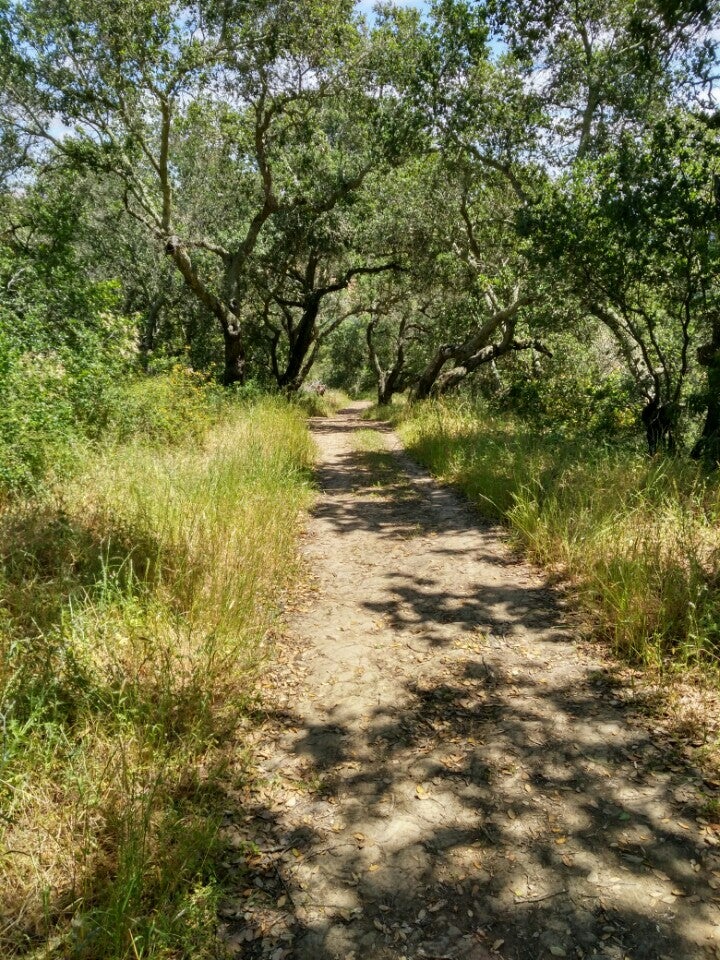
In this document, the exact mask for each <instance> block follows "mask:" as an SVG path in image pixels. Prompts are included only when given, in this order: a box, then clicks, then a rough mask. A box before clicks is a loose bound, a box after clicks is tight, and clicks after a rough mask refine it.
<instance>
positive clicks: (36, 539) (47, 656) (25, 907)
mask: <svg viewBox="0 0 720 960" xmlns="http://www.w3.org/2000/svg"><path fill="white" fill-rule="evenodd" d="M310 463H311V443H310V440H309V437H308V434H307V431H306V429H305V424H304V420H303V417H302V415H301V414H300V412H299V411H297V410H295V409H294V408H292V407H291V406H290V405H289V404H287V403H285V402H281V401H279V400H277V401H262V402H259V403H257V404H255V405H254V406H252V407H249V408H245V409H242V408H234V409H230V410H229V411H226V412H225V413H224V414H223V416H222V419H221V421H220V422H218V423H216V425H215V426H213V427H211V428H209V429H208V430H207V432H206V434H205V435H204V437H199V436H198V431H197V430H195V429H194V430H193V431H192V433H191V434H190V435H189V437H188V440H187V442H185V443H180V442H178V443H176V444H175V445H174V446H173V447H172V448H168V447H158V446H149V445H146V444H141V443H135V444H126V445H124V446H120V447H115V448H112V449H109V450H107V451H106V452H105V453H103V454H101V455H97V456H95V457H93V458H92V459H91V460H90V462H89V463H88V464H87V466H86V469H85V470H84V471H83V472H82V473H81V474H80V475H79V476H78V477H77V478H76V479H75V480H74V481H73V482H72V483H71V484H70V485H69V486H66V487H65V488H64V489H63V490H62V492H56V493H54V494H52V495H48V496H47V497H46V498H45V500H44V501H43V502H42V503H38V502H32V501H27V502H24V503H23V502H18V501H14V502H11V503H7V504H6V505H5V507H4V508H3V510H2V513H1V514H0V584H1V587H2V597H3V604H2V606H0V694H1V695H2V704H3V706H2V714H3V715H2V724H3V726H2V736H3V740H2V754H1V756H0V803H1V808H0V809H1V810H2V820H0V891H1V892H0V954H1V955H2V956H8V957H11V956H16V955H29V954H31V953H32V952H33V951H38V952H37V954H36V955H37V956H43V957H44V956H48V955H50V956H52V955H57V956H63V957H65V956H78V957H97V958H100V957H102V958H108V960H113V958H119V957H123V958H125V957H128V958H138V957H141V958H145V957H163V958H165V957H167V958H170V957H181V956H182V957H186V956H192V957H194V958H195V957H197V958H204V957H214V956H216V955H217V945H216V943H215V937H214V935H213V931H214V928H215V923H216V911H215V907H216V901H217V897H218V882H217V876H216V864H217V856H216V850H217V847H218V839H217V826H218V822H219V815H220V812H221V810H222V806H223V796H222V792H221V789H220V785H221V779H220V775H221V773H222V770H223V767H224V764H225V762H226V753H227V751H226V747H227V746H228V745H229V744H232V743H233V742H234V741H233V740H232V739H231V737H232V735H233V733H234V732H235V730H236V729H237V724H238V721H239V720H240V719H241V718H242V716H243V712H244V711H245V708H246V707H247V705H248V703H249V702H250V701H251V700H252V697H253V695H254V693H253V686H254V685H253V677H254V675H255V673H256V671H257V669H258V667H259V665H260V663H261V661H262V657H263V656H264V655H265V645H264V644H263V638H264V637H265V636H266V634H267V631H268V629H269V627H270V626H271V625H272V623H273V620H274V618H275V617H276V615H277V612H278V603H279V602H280V601H281V597H282V592H283V590H284V589H285V588H287V587H288V586H289V585H290V584H291V583H292V580H293V577H294V573H295V569H296V566H295V565H296V559H295V544H296V538H297V534H298V526H299V522H300V511H301V510H302V508H303V507H304V506H305V505H307V504H308V502H309V499H310V495H311V494H310V485H309V481H308V468H309V466H310ZM235 749H237V747H235ZM225 802H227V801H225ZM48 944H50V945H51V946H52V945H53V944H54V945H55V947H56V948H57V949H56V952H55V953H53V952H52V951H51V952H48V951H49V950H50V947H48Z"/></svg>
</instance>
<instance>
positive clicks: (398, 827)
mask: <svg viewBox="0 0 720 960" xmlns="http://www.w3.org/2000/svg"><path fill="white" fill-rule="evenodd" d="M360 410H361V405H358V404H354V405H353V406H351V407H350V408H348V410H346V411H343V413H342V414H339V415H338V416H336V417H335V418H332V419H328V420H317V421H315V422H314V423H313V433H314V436H315V438H316V441H317V444H318V448H319V468H318V481H319V485H320V488H321V491H322V493H321V496H320V498H319V501H318V503H317V507H316V509H315V511H314V513H313V516H312V518H311V519H310V522H309V527H308V533H307V541H306V545H305V552H306V556H307V559H308V561H309V563H310V564H311V566H312V570H313V571H314V574H315V577H316V592H315V593H314V594H313V596H312V598H311V600H310V601H309V602H308V603H307V606H306V609H304V610H302V611H299V612H297V613H295V614H294V615H292V616H291V617H290V620H289V629H290V632H291V634H292V636H293V637H294V640H293V641H292V642H291V643H290V646H289V647H288V651H289V652H288V653H287V654H286V658H285V660H284V661H283V660H282V659H281V660H280V661H279V663H278V665H277V666H276V668H275V671H274V681H273V687H272V690H271V691H269V692H268V695H267V703H266V705H265V710H266V713H265V715H264V722H263V723H262V725H261V727H260V729H259V730H257V731H256V732H255V733H254V735H253V739H254V740H255V742H256V745H257V751H258V753H257V756H258V757H259V759H258V761H257V762H258V764H259V770H258V771H257V772H258V776H259V782H258V783H256V785H255V787H254V788H253V789H252V790H251V791H250V792H249V793H248V794H247V795H245V796H243V797H242V798H241V800H242V804H243V806H244V808H245V814H246V817H245V819H244V820H242V821H238V819H237V818H236V817H233V816H232V815H229V817H228V824H227V836H228V839H229V841H230V842H231V843H232V844H234V845H235V847H236V849H237V851H238V856H237V859H236V861H235V862H236V863H237V864H242V865H243V870H244V872H243V873H242V875H239V874H238V879H237V890H236V892H235V896H232V897H230V898H229V899H228V902H227V903H226V905H225V909H224V911H223V916H224V922H223V929H222V932H223V934H224V938H225V940H226V942H227V943H228V945H229V946H230V948H231V950H232V951H233V952H234V953H235V954H236V955H237V956H242V957H257V958H259V957H272V958H273V960H284V958H297V960H365V958H371V960H375V958H377V960H401V958H407V960H414V958H420V957H425V958H436V960H438V958H448V960H450V958H452V960H461V958H465V960H487V958H490V957H500V958H506V960H511V958H513V960H541V958H545V957H578V958H582V957H608V958H615V960H622V958H630V960H661V958H672V960H695V958H705V957H716V956H717V957H720V832H719V831H720V827H719V826H718V825H717V824H716V822H715V821H717V820H718V814H717V807H715V808H714V809H715V811H716V812H715V813H713V812H712V807H710V808H708V806H707V785H705V786H706V791H705V800H704V801H703V802H704V804H705V806H703V805H702V804H701V794H700V790H699V787H700V786H701V785H702V778H701V775H700V773H699V772H698V771H696V770H693V769H692V767H689V766H687V765H686V764H685V763H684V762H683V761H681V760H679V759H678V758H677V757H676V756H674V755H673V754H672V752H671V751H670V748H669V746H668V745H667V744H666V743H665V742H664V741H663V739H662V736H661V735H660V734H658V733H657V731H653V730H652V729H651V727H650V726H649V725H648V721H647V719H645V718H644V717H643V716H642V711H641V710H640V709H639V705H638V703H637V702H636V698H635V696H634V694H633V691H632V690H629V689H623V688H617V687H615V686H613V685H612V684H610V683H609V682H608V675H607V672H606V671H605V670H604V668H603V664H602V661H601V660H599V659H598V660H594V659H593V657H592V655H591V654H590V653H588V651H587V649H586V648H585V647H584V646H582V645H578V644H575V643H574V641H573V635H572V631H571V629H570V627H569V626H568V625H567V618H565V617H564V615H563V611H562V608H561V605H560V603H559V601H558V599H557V597H556V596H554V595H553V593H552V592H551V591H549V590H547V589H545V588H544V587H543V584H542V581H541V580H540V579H539V578H538V576H537V575H536V574H535V573H534V572H533V571H532V570H531V569H530V568H529V567H527V566H526V565H524V564H522V563H519V562H517V560H516V559H515V558H514V557H513V555H512V554H511V552H510V551H509V550H508V548H507V546H506V545H505V543H504V542H503V534H502V531H501V530H500V529H498V528H497V527H493V526H490V525H487V524H484V523H483V522H482V520H479V519H478V516H477V514H476V513H475V512H474V511H473V510H472V508H471V507H470V506H469V505H468V504H467V503H465V502H464V501H463V500H462V499H461V498H460V497H459V496H458V495H456V494H455V493H454V492H453V491H451V490H448V489H444V488H441V487H439V486H437V485H436V484H435V483H434V482H433V481H432V480H431V479H429V477H428V476H427V474H426V473H425V472H424V471H423V470H422V469H420V468H419V467H418V466H416V465H415V464H413V463H412V462H411V461H409V460H408V459H407V458H406V457H405V456H404V455H403V453H402V451H401V450H400V446H399V442H398V441H397V438H396V437H395V436H394V435H393V434H392V433H391V431H390V430H389V429H388V428H387V427H386V426H385V425H383V424H368V422H366V421H362V420H361V419H360ZM368 427H373V428H375V429H377V430H379V431H381V432H382V433H383V435H384V436H385V440H386V443H387V447H388V450H389V451H391V452H392V458H390V457H387V456H386V457H385V458H384V459H383V455H368V454H364V453H362V452H358V451H357V449H356V447H357V443H356V441H355V440H354V435H355V434H356V432H357V431H359V430H367V429H368ZM388 461H390V462H388ZM258 823H260V824H262V827H261V828H260V829H258V827H257V824H258ZM250 839H252V840H253V841H254V843H255V844H256V846H255V847H253V848H252V850H251V851H250V852H248V847H247V843H248V841H249V840H250Z"/></svg>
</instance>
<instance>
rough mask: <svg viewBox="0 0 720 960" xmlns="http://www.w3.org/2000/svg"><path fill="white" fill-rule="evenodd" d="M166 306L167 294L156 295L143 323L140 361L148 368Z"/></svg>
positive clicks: (145, 368)
mask: <svg viewBox="0 0 720 960" xmlns="http://www.w3.org/2000/svg"><path fill="white" fill-rule="evenodd" d="M164 306H165V294H164V293H161V294H160V295H159V296H158V297H156V298H155V299H154V300H153V302H152V303H151V304H150V306H149V307H148V309H147V313H146V314H145V318H144V323H143V332H142V336H141V338H140V362H141V364H142V366H143V369H144V370H147V366H148V362H149V360H150V354H151V353H152V352H153V350H154V349H155V335H156V333H157V327H158V320H159V318H160V312H161V311H162V308H163V307H164Z"/></svg>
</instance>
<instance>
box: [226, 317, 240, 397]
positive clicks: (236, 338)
mask: <svg viewBox="0 0 720 960" xmlns="http://www.w3.org/2000/svg"><path fill="white" fill-rule="evenodd" d="M223 340H224V342H225V366H224V369H223V376H222V382H223V384H224V385H225V386H226V387H230V386H232V384H233V383H243V382H244V381H245V345H244V343H243V338H242V335H241V333H240V331H239V330H235V329H232V328H225V329H223Z"/></svg>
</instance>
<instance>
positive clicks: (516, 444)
mask: <svg viewBox="0 0 720 960" xmlns="http://www.w3.org/2000/svg"><path fill="white" fill-rule="evenodd" d="M399 418H400V425H401V430H402V434H403V437H404V439H405V441H406V443H407V445H408V449H409V450H410V452H411V453H412V454H413V455H414V456H417V457H418V459H420V460H421V461H422V462H424V463H426V464H427V465H428V466H429V467H430V469H431V470H432V471H433V473H434V474H436V475H437V476H438V477H440V478H441V479H443V480H445V481H447V482H451V483H455V484H457V485H458V486H459V487H460V488H461V489H462V490H463V491H464V492H465V493H467V495H468V496H469V497H470V499H471V500H472V501H473V502H474V503H476V504H477V505H478V508H479V509H480V510H481V512H482V513H483V514H485V515H487V516H492V517H496V518H498V519H501V520H504V521H506V522H507V523H508V524H509V526H510V528H511V530H512V534H513V537H514V539H515V541H516V542H517V543H518V545H519V546H520V547H521V548H522V549H523V550H524V551H525V552H526V553H527V555H528V556H529V557H530V558H531V559H532V560H534V561H535V562H537V563H540V564H542V565H543V566H545V567H549V568H551V569H554V570H559V571H560V572H561V573H562V574H563V576H564V577H565V578H566V579H567V580H568V581H569V584H570V586H571V588H572V590H573V593H574V595H575V596H576V597H577V598H578V599H579V600H580V601H581V603H582V604H583V606H584V608H585V610H586V611H587V612H588V613H589V614H590V615H591V618H592V622H593V625H594V629H595V632H596V633H597V634H599V635H601V636H603V637H606V638H607V639H609V640H610V642H611V643H612V645H613V648H614V649H615V650H616V651H617V652H618V653H619V654H621V655H623V656H626V657H628V658H629V659H630V660H632V661H633V662H636V663H645V664H653V665H665V666H667V667H668V668H672V667H678V666H679V667H688V666H700V667H701V668H703V669H704V670H706V671H710V672H711V673H713V674H716V673H717V671H718V669H719V668H720V630H719V626H718V625H719V624H720V598H719V597H718V592H717V588H716V584H717V581H718V576H720V566H719V563H720V539H719V538H718V518H719V517H720V487H719V486H718V482H717V480H714V481H709V480H707V478H706V477H705V476H704V475H703V473H702V472H701V471H700V470H699V469H698V468H695V467H692V466H688V465H687V464H684V463H681V462H678V461H662V460H656V461H649V460H648V459H647V458H645V457H643V456H642V455H640V454H633V453H632V452H631V451H629V450H627V449H622V448H620V449H618V448H616V447H613V446H610V445H607V444H601V443H598V442H597V441H596V442H593V441H590V440H588V439H586V438H583V437H581V436H580V437H579V436H577V435H576V437H575V438H574V439H572V438H562V437H561V436H559V435H558V434H557V433H556V432H551V431H548V430H541V429H538V427H537V426H533V427H530V426H528V425H527V424H526V423H523V422H522V421H519V420H518V419H517V418H513V417H509V416H507V415H505V416H501V417H498V416H496V415H493V414H492V413H490V412H489V411H488V410H487V408H485V407H482V406H480V407H472V406H470V405H466V406H459V405H449V406H448V405H440V404H425V405H416V406H412V407H407V408H405V410H404V411H403V412H402V413H401V414H400V415H399Z"/></svg>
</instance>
